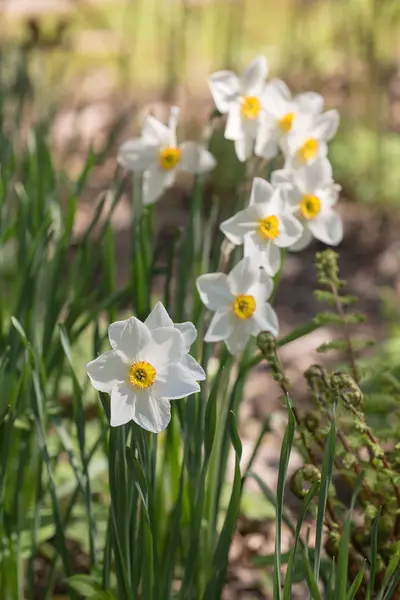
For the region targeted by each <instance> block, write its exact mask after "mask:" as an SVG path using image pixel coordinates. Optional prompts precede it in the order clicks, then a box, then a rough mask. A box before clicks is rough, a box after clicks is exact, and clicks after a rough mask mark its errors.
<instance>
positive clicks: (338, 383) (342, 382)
mask: <svg viewBox="0 0 400 600" xmlns="http://www.w3.org/2000/svg"><path fill="white" fill-rule="evenodd" d="M330 385H331V387H332V389H333V390H335V392H337V394H338V395H339V396H340V397H341V398H342V400H344V402H346V403H347V404H350V405H351V406H354V407H357V406H359V405H360V404H361V403H362V401H363V394H362V391H361V390H360V388H359V386H358V385H357V383H356V382H355V381H354V379H353V378H352V377H351V375H349V374H348V373H334V374H333V375H332V376H331V378H330Z"/></svg>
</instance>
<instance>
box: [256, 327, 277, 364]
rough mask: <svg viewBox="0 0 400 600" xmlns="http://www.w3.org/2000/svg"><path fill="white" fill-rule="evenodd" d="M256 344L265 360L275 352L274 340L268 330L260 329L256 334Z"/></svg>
mask: <svg viewBox="0 0 400 600" xmlns="http://www.w3.org/2000/svg"><path fill="white" fill-rule="evenodd" d="M257 346H258V347H259V349H260V351H261V352H262V353H263V355H264V357H265V358H266V360H270V358H271V357H273V356H275V353H276V340H275V338H274V336H273V335H272V333H270V332H269V331H261V332H260V333H259V334H258V336H257Z"/></svg>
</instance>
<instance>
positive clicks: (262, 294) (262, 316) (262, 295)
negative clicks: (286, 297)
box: [197, 258, 278, 354]
mask: <svg viewBox="0 0 400 600" xmlns="http://www.w3.org/2000/svg"><path fill="white" fill-rule="evenodd" d="M197 289H198V291H199V294H200V298H201V300H202V302H203V303H204V304H205V305H206V307H207V308H209V309H210V310H212V311H214V312H215V315H214V316H213V318H212V320H211V323H210V326H209V328H208V331H207V333H206V335H205V337H204V339H205V341H206V342H218V341H220V340H223V341H224V342H225V344H226V346H227V348H228V350H229V352H230V353H231V354H238V353H239V352H242V350H244V348H245V346H246V344H247V342H248V340H249V337H250V336H256V335H258V334H259V333H260V331H270V332H271V333H272V334H273V335H275V336H276V335H278V318H277V316H276V313H275V311H274V310H273V308H272V307H271V305H270V304H268V302H267V300H268V298H269V296H270V295H271V292H272V289H273V283H272V279H271V278H270V277H268V276H267V275H266V273H265V272H264V271H263V270H261V269H259V268H258V267H257V266H255V265H254V264H253V263H252V260H251V259H250V258H244V259H242V260H241V261H240V262H239V263H238V264H237V265H236V266H235V267H234V268H233V269H232V271H231V272H230V273H229V275H225V274H224V273H208V274H206V275H201V276H200V277H198V279H197Z"/></svg>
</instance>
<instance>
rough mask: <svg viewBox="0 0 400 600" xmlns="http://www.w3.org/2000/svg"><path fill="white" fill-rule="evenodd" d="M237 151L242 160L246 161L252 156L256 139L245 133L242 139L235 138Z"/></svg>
mask: <svg viewBox="0 0 400 600" xmlns="http://www.w3.org/2000/svg"><path fill="white" fill-rule="evenodd" d="M234 143H235V152H236V156H237V157H238V159H239V160H240V162H246V161H247V160H249V158H251V156H252V154H253V149H254V139H253V138H252V137H250V136H249V135H245V136H244V137H243V138H241V139H240V140H235V142H234Z"/></svg>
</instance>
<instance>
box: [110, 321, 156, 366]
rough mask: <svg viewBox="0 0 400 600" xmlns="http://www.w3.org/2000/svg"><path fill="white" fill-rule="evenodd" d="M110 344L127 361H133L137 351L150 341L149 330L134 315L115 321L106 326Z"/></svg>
mask: <svg viewBox="0 0 400 600" xmlns="http://www.w3.org/2000/svg"><path fill="white" fill-rule="evenodd" d="M108 337H109V339H110V344H111V346H112V347H113V348H114V350H117V351H118V352H119V353H121V354H122V355H123V356H125V357H126V360H127V361H134V360H135V359H136V357H137V355H138V353H139V352H140V351H141V350H142V348H144V347H145V346H146V345H147V344H148V343H149V341H150V332H149V330H148V329H147V327H146V325H145V324H144V323H142V322H141V321H139V319H137V318H136V317H131V318H130V319H127V320H126V321H116V322H115V323H111V325H110V326H109V328H108Z"/></svg>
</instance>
